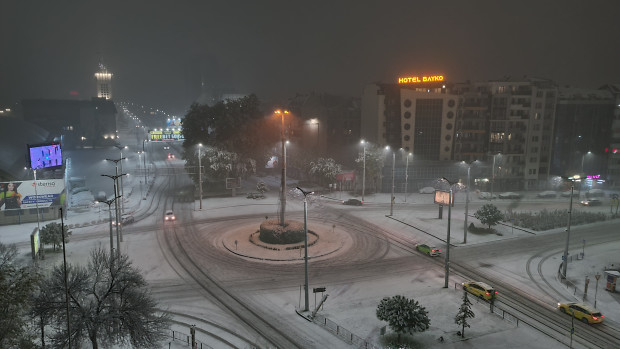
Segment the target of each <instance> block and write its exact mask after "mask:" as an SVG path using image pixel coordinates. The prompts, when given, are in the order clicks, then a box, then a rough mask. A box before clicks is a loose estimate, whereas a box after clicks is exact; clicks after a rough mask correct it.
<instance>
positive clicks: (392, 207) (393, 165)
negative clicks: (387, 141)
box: [385, 145, 396, 217]
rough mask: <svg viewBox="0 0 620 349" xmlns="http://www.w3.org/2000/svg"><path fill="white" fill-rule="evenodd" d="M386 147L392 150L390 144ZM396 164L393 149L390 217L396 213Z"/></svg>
mask: <svg viewBox="0 0 620 349" xmlns="http://www.w3.org/2000/svg"><path fill="white" fill-rule="evenodd" d="M385 149H387V150H390V146H389V145H388V146H386V147H385ZM395 164H396V153H395V152H393V151H392V194H391V196H390V217H391V216H392V215H393V214H394V169H395Z"/></svg>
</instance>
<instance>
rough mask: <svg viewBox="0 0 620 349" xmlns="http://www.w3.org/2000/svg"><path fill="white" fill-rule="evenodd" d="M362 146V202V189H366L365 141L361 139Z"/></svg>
mask: <svg viewBox="0 0 620 349" xmlns="http://www.w3.org/2000/svg"><path fill="white" fill-rule="evenodd" d="M360 143H361V144H362V148H364V159H363V164H364V165H363V170H362V202H364V191H365V190H366V143H367V142H366V141H364V140H363V139H362V140H361V141H360Z"/></svg>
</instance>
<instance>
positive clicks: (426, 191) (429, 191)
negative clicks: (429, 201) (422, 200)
mask: <svg viewBox="0 0 620 349" xmlns="http://www.w3.org/2000/svg"><path fill="white" fill-rule="evenodd" d="M418 192H419V193H420V194H434V193H435V188H433V187H424V188H420V190H419V191H418Z"/></svg>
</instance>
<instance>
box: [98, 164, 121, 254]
mask: <svg viewBox="0 0 620 349" xmlns="http://www.w3.org/2000/svg"><path fill="white" fill-rule="evenodd" d="M125 174H126V173H122V174H120V175H118V174H117V175H115V176H111V175H106V174H102V175H101V176H103V177H108V178H112V180H113V181H114V194H115V199H114V212H115V214H116V224H114V225H115V226H116V248H117V249H118V251H116V253H117V254H118V255H119V256H120V254H121V241H122V240H123V239H122V238H121V233H120V232H119V227H120V224H119V223H120V220H119V214H118V204H117V202H118V200H117V199H118V198H120V197H121V196H120V195H117V194H118V188H117V186H116V180H117V179H118V177H120V176H124V175H125Z"/></svg>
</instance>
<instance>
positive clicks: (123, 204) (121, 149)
mask: <svg viewBox="0 0 620 349" xmlns="http://www.w3.org/2000/svg"><path fill="white" fill-rule="evenodd" d="M114 146H115V147H116V148H117V149H118V150H119V151H120V153H121V159H124V158H123V149H126V148H127V146H122V145H119V144H116V145H114ZM120 164H121V173H123V162H122V161H121V162H120ZM120 194H121V196H123V197H124V195H125V186H124V185H123V177H121V192H120ZM121 212H122V213H125V203H124V202H123V200H121Z"/></svg>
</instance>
